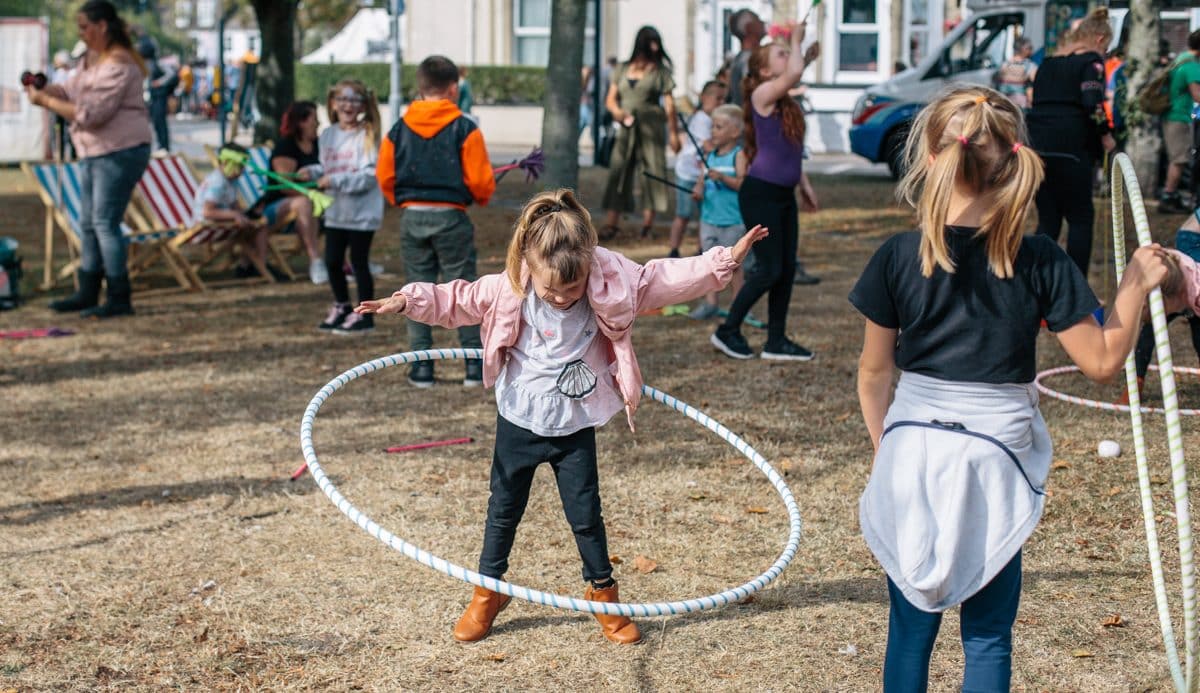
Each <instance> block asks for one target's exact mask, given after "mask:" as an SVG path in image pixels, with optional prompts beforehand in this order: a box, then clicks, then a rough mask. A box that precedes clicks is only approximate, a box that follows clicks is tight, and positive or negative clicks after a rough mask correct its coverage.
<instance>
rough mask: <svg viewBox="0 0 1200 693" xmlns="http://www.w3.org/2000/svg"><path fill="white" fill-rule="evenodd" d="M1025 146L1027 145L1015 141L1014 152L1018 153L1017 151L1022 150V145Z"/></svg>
mask: <svg viewBox="0 0 1200 693" xmlns="http://www.w3.org/2000/svg"><path fill="white" fill-rule="evenodd" d="M1024 146H1025V145H1023V144H1021V143H1020V142H1013V147H1012V151H1013V154H1016V153H1017V152H1019V151H1021V147H1024Z"/></svg>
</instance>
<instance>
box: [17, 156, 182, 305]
mask: <svg viewBox="0 0 1200 693" xmlns="http://www.w3.org/2000/svg"><path fill="white" fill-rule="evenodd" d="M21 170H23V171H25V174H26V175H27V176H29V177H30V179H32V180H33V181H34V182H35V183H36V185H37V192H38V196H39V197H40V198H41V199H42V204H44V205H45V207H46V226H45V241H44V242H45V246H44V247H45V262H44V263H43V267H42V288H43V289H49V288H51V287H52V286H54V284H56V283H57V282H58V280H61V279H63V278H66V277H70V276H72V275H73V274H74V272H75V270H76V269H77V268H78V266H79V259H78V255H79V249H80V245H81V242H80V234H81V231H80V228H81V227H80V223H79V194H80V182H79V176H80V171H79V163H78V162H69V163H61V164H59V163H53V162H45V163H29V162H25V163H22V164H21ZM55 227H57V228H58V229H59V230H60V231H61V232H62V234H63V236H64V237H65V238H66V239H67V248H68V250H69V252H70V257H71V260H70V262H68V263H67V264H65V265H64V266H63V267H61V268H60V269H59V270H58V272H57V274H56V273H55V271H54V267H53V261H54V228H55ZM121 233H122V235H123V236H124V237H125V241H126V243H128V244H129V245H130V246H131V248H130V250H131V252H130V257H129V274H130V276H131V277H133V276H136V275H137V274H139V273H140V272H142V271H144V270H145V269H146V268H147V267H148V266H150V265H151V264H152V263H153V261H154V260H155V259H156V258H162V259H163V260H165V261H166V264H167V267H168V269H170V270H171V272H172V274H174V275H175V279H176V280H177V281H180V283H184V284H185V285H186V283H185V280H186V274H184V273H181V272H180V271H178V270H179V268H177V267H175V266H174V265H173V264H172V262H171V259H172V258H171V257H170V253H169V250H167V241H169V240H170V239H171V238H172V237H174V236H175V234H176V233H177V232H175V231H173V230H163V231H148V232H147V231H138V230H134V229H133V228H132V227H130V226H129V224H128V223H126V222H125V221H122V222H121Z"/></svg>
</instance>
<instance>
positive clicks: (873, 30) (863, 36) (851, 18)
mask: <svg viewBox="0 0 1200 693" xmlns="http://www.w3.org/2000/svg"><path fill="white" fill-rule="evenodd" d="M876 15H877V6H876V0H842V6H841V11H840V12H839V13H838V15H837V17H838V28H837V30H838V70H839V71H841V72H871V73H879V31H880V26H879V24H877V23H876Z"/></svg>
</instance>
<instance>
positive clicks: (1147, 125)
mask: <svg viewBox="0 0 1200 693" xmlns="http://www.w3.org/2000/svg"><path fill="white" fill-rule="evenodd" d="M1156 5H1157V3H1156V2H1155V1H1154V0H1131V1H1130V3H1129V14H1128V15H1127V16H1126V17H1125V21H1126V22H1129V23H1130V24H1129V42H1128V44H1127V45H1126V48H1125V78H1126V80H1127V82H1126V89H1125V94H1124V99H1123V101H1124V105H1125V113H1126V114H1127V116H1126V122H1127V123H1128V124H1129V140H1128V142H1127V143H1126V145H1125V151H1126V153H1128V154H1129V158H1130V159H1132V160H1133V168H1134V171H1135V172H1136V173H1137V177H1138V184H1139V185H1141V188H1142V194H1143V195H1145V196H1146V197H1147V199H1152V198H1153V194H1154V190H1155V188H1156V185H1157V184H1158V180H1157V178H1158V152H1159V149H1160V148H1161V147H1162V139H1161V137H1160V136H1159V133H1158V122H1157V121H1158V117H1157V116H1151V115H1148V114H1146V113H1143V112H1142V109H1141V108H1140V107H1138V104H1137V98H1136V95H1137V93H1138V92H1139V91H1140V90H1141V88H1142V86H1143V85H1145V84H1146V82H1148V81H1149V80H1150V77H1151V76H1152V74H1153V72H1154V68H1155V66H1156V65H1158V38H1159V32H1160V30H1159V21H1158V9H1157V7H1156Z"/></svg>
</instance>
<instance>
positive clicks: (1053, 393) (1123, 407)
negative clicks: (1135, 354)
mask: <svg viewBox="0 0 1200 693" xmlns="http://www.w3.org/2000/svg"><path fill="white" fill-rule="evenodd" d="M1150 368H1151V369H1152V370H1158V366H1155V365H1151V366H1150ZM1173 370H1174V371H1175V372H1176V373H1190V374H1192V375H1200V368H1182V367H1180V366H1175V367H1174V369H1173ZM1078 371H1079V366H1059V367H1058V368H1049V369H1047V370H1044V371H1042V372H1041V373H1038V374H1037V377H1036V378H1034V379H1033V384H1034V385H1035V386H1036V387H1037V389H1038V392H1040V393H1042V394H1043V395H1046V396H1047V397H1053V398H1054V399H1061V400H1062V401H1064V402H1070V403H1071V404H1080V405H1083V406H1085V407H1092V408H1094V409H1103V410H1105V411H1123V412H1128V411H1130V408H1129V405H1128V404H1116V403H1115V402H1100V401H1098V400H1094V399H1088V398H1086V397H1076V396H1075V395H1068V394H1066V393H1063V392H1059V391H1058V390H1052V389H1050V388H1049V387H1046V385H1045V384H1043V383H1042V381H1043V380H1044V379H1046V378H1050V377H1053V376H1056V375H1062V374H1063V373H1076V372H1078ZM1138 409H1139V411H1141V412H1142V413H1143V414H1165V413H1166V411H1167V410H1166V409H1162V408H1160V407H1139V408H1138ZM1179 415H1180V416H1197V415H1200V409H1180V410H1179Z"/></svg>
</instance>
